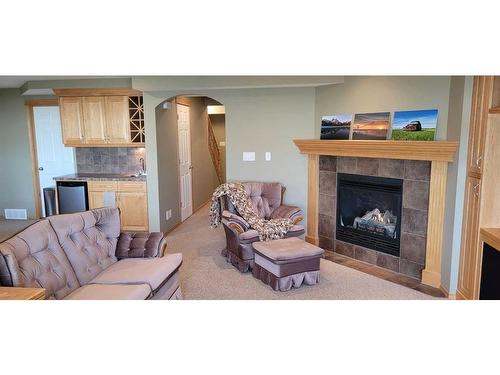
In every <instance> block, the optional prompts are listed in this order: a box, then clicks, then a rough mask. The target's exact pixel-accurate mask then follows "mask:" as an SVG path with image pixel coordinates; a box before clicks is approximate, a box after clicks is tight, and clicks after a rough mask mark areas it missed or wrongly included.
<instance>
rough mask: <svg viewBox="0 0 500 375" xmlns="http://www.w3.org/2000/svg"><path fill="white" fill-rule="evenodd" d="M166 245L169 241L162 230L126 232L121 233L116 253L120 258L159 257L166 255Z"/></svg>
mask: <svg viewBox="0 0 500 375" xmlns="http://www.w3.org/2000/svg"><path fill="white" fill-rule="evenodd" d="M166 247H167V241H166V239H165V236H164V235H163V233H161V232H152V233H130V232H125V233H120V237H119V238H118V243H117V245H116V254H115V255H116V257H117V258H118V259H124V258H158V257H162V256H163V255H164V253H165V249H166Z"/></svg>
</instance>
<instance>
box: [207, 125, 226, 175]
mask: <svg viewBox="0 0 500 375" xmlns="http://www.w3.org/2000/svg"><path fill="white" fill-rule="evenodd" d="M207 117H208V149H209V151H210V156H211V157H212V162H213V163H214V167H215V173H216V174H217V179H218V180H219V184H222V183H223V182H224V178H223V176H222V162H221V156H220V154H221V153H220V148H219V145H218V143H217V138H215V133H214V128H213V126H212V121H210V116H208V115H207Z"/></svg>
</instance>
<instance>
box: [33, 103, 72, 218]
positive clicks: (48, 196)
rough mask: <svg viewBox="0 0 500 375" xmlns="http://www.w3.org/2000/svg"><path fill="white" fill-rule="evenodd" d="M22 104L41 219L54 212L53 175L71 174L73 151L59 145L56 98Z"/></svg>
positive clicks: (59, 130)
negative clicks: (24, 107) (24, 105)
mask: <svg viewBox="0 0 500 375" xmlns="http://www.w3.org/2000/svg"><path fill="white" fill-rule="evenodd" d="M26 107H27V111H28V113H27V114H28V128H29V136H30V146H31V147H30V148H31V161H32V175H33V193H34V198H35V215H36V217H37V218H41V217H46V216H49V215H51V214H55V213H56V208H55V181H54V177H56V176H61V175H66V174H71V173H75V150H74V148H73V147H66V146H64V144H63V141H62V134H61V118H60V115H59V105H58V102H57V100H36V101H28V102H26ZM52 189H54V190H52Z"/></svg>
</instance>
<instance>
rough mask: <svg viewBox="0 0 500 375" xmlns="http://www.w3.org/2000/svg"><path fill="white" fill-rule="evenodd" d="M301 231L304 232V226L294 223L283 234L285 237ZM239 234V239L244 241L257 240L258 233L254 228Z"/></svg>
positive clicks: (295, 234) (298, 234)
mask: <svg viewBox="0 0 500 375" xmlns="http://www.w3.org/2000/svg"><path fill="white" fill-rule="evenodd" d="M303 233H304V226H303V225H294V226H293V227H291V228H290V230H289V231H288V232H287V233H286V234H285V237H294V236H300V235H302V234H303ZM239 236H240V241H244V242H253V241H259V233H258V232H257V231H256V230H255V229H250V230H247V231H246V232H243V233H241V234H240V235H239Z"/></svg>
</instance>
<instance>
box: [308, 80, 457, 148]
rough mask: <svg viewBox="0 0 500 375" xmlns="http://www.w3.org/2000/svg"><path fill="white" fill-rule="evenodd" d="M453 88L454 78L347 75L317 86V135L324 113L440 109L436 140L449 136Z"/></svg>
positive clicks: (317, 134)
mask: <svg viewBox="0 0 500 375" xmlns="http://www.w3.org/2000/svg"><path fill="white" fill-rule="evenodd" d="M449 91H450V77H439V76H435V77H422V76H420V77H417V76H409V77H396V76H394V77H391V76H389V77H345V78H344V83H343V84H339V85H330V86H322V87H318V88H317V90H316V94H317V98H316V122H315V124H318V126H316V127H315V134H316V136H317V137H319V134H320V126H319V124H321V116H324V115H334V114H354V113H363V112H383V111H387V112H389V111H390V112H394V111H398V110H406V109H428V108H437V109H438V110H439V114H438V126H437V130H436V139H446V127H447V121H448V101H449V95H450V94H449Z"/></svg>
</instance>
